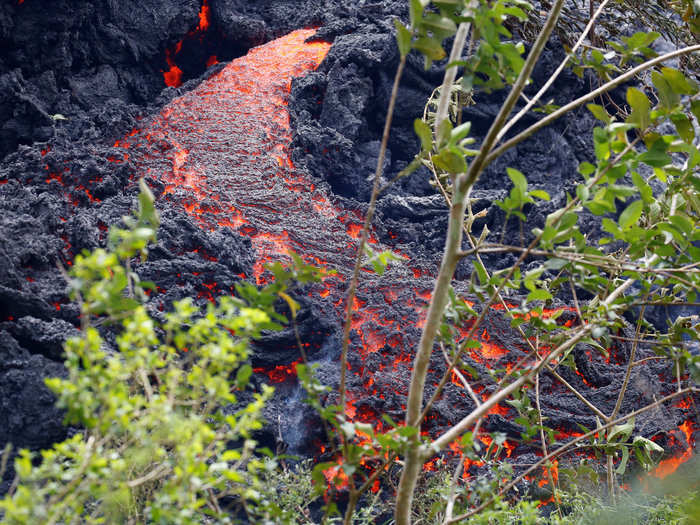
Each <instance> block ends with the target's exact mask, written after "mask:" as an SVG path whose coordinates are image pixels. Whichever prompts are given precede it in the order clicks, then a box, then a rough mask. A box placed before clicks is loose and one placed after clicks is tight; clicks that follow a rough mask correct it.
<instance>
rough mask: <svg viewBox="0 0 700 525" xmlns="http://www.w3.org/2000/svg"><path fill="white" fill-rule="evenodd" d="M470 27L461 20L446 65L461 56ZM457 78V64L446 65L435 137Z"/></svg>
mask: <svg viewBox="0 0 700 525" xmlns="http://www.w3.org/2000/svg"><path fill="white" fill-rule="evenodd" d="M475 5H476V2H475V1H474V0H472V1H471V2H469V5H468V6H467V7H466V9H465V12H468V11H470V10H472V9H473V8H474V7H475ZM470 28H471V23H469V22H462V23H461V24H459V27H458V28H457V33H456V34H455V40H454V43H453V44H452V49H451V50H450V58H449V60H448V62H447V63H448V65H449V64H452V63H454V62H457V61H458V60H459V59H460V58H461V56H462V51H463V50H464V46H465V44H466V43H467V35H468V34H469V29H470ZM455 78H457V66H451V67H448V68H447V69H446V70H445V76H444V78H443V80H442V86H440V99H439V100H438V107H437V113H436V114H435V138H436V140H437V137H439V136H440V130H441V128H442V127H443V125H444V123H445V120H447V118H448V117H449V109H450V99H451V96H450V95H451V93H452V85H453V84H454V82H455Z"/></svg>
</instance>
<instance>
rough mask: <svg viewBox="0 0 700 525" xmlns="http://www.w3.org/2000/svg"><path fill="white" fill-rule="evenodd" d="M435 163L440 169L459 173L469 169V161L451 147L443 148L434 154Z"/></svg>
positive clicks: (455, 173)
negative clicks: (450, 148)
mask: <svg viewBox="0 0 700 525" xmlns="http://www.w3.org/2000/svg"><path fill="white" fill-rule="evenodd" d="M433 163H434V164H435V166H437V167H438V168H439V169H441V170H443V171H446V172H447V173H451V174H453V175H457V174H458V173H465V172H466V171H467V162H466V161H465V160H464V157H463V156H462V155H458V154H456V153H454V152H453V151H451V150H449V149H443V150H442V151H440V153H438V154H437V155H434V156H433Z"/></svg>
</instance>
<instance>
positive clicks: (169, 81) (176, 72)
mask: <svg viewBox="0 0 700 525" xmlns="http://www.w3.org/2000/svg"><path fill="white" fill-rule="evenodd" d="M172 55H173V53H172V52H171V51H170V50H169V49H166V50H165V62H166V63H167V64H168V66H169V67H170V69H168V70H167V71H163V80H164V81H165V85H166V86H170V87H180V86H181V85H182V69H180V68H179V67H177V64H175V60H174V59H173V56H172Z"/></svg>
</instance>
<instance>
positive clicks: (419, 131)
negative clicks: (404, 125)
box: [413, 118, 433, 151]
mask: <svg viewBox="0 0 700 525" xmlns="http://www.w3.org/2000/svg"><path fill="white" fill-rule="evenodd" d="M413 130H414V131H415V132H416V135H418V138H419V139H420V143H421V146H422V148H423V151H431V150H432V149H433V132H432V130H431V129H430V126H429V125H428V124H427V123H426V122H425V121H423V120H422V119H419V118H417V119H416V120H414V121H413Z"/></svg>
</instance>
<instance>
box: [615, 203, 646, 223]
mask: <svg viewBox="0 0 700 525" xmlns="http://www.w3.org/2000/svg"><path fill="white" fill-rule="evenodd" d="M643 210H644V203H643V202H642V201H634V202H633V203H632V204H630V205H629V206H627V208H625V210H624V211H623V212H622V213H621V214H620V219H619V220H618V223H619V225H620V228H622V229H623V230H627V229H629V228H631V227H632V226H633V225H634V224H637V222H639V218H640V217H641V216H642V211H643Z"/></svg>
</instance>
